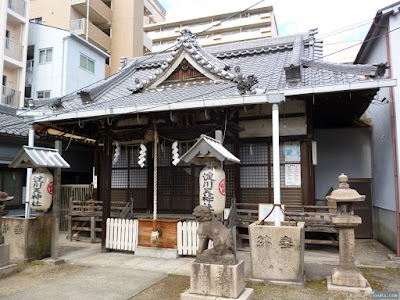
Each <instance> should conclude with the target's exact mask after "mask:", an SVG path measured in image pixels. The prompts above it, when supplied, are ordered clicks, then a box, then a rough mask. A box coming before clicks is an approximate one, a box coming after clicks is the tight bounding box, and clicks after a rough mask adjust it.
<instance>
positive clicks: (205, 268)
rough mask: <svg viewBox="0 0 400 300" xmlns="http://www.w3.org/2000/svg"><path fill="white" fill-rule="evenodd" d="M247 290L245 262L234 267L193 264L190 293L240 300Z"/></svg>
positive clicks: (240, 262) (241, 261)
mask: <svg viewBox="0 0 400 300" xmlns="http://www.w3.org/2000/svg"><path fill="white" fill-rule="evenodd" d="M244 289H245V278H244V261H243V260H240V261H238V262H237V263H236V264H234V265H222V264H212V263H200V262H193V264H192V274H191V276H190V293H191V294H200V295H206V296H217V297H225V298H234V299H236V298H238V297H239V295H240V294H241V293H242V292H243V291H244Z"/></svg>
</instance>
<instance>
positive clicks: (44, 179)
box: [29, 168, 53, 212]
mask: <svg viewBox="0 0 400 300" xmlns="http://www.w3.org/2000/svg"><path fill="white" fill-rule="evenodd" d="M52 200H53V175H52V174H51V173H50V172H49V171H48V170H47V169H46V168H38V169H37V170H36V171H35V172H34V173H33V174H32V177H31V183H30V200H29V201H30V202H31V208H32V210H34V211H42V212H45V211H47V210H48V209H49V208H50V206H51V202H52Z"/></svg>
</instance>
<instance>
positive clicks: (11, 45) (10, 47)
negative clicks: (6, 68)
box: [4, 37, 24, 61]
mask: <svg viewBox="0 0 400 300" xmlns="http://www.w3.org/2000/svg"><path fill="white" fill-rule="evenodd" d="M23 49H24V46H22V45H21V44H18V43H17V42H15V41H13V40H12V39H10V38H7V37H6V43H5V45H4V54H5V55H7V56H8V57H11V58H13V59H16V60H19V61H22V53H23Z"/></svg>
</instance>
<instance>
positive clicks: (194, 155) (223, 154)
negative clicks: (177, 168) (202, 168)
mask: <svg viewBox="0 0 400 300" xmlns="http://www.w3.org/2000/svg"><path fill="white" fill-rule="evenodd" d="M210 157H215V158H217V159H218V160H219V161H225V160H229V161H232V162H234V163H240V159H239V158H237V157H236V156H234V155H233V154H232V153H230V152H229V151H228V149H226V148H225V147H224V146H223V145H222V144H221V142H220V141H218V140H216V139H213V138H211V137H209V136H207V135H205V134H202V135H201V136H200V138H199V139H198V140H197V142H196V143H195V144H194V145H193V146H192V147H191V148H190V149H189V150H188V151H187V152H186V153H185V154H184V155H182V157H181V160H183V161H184V162H185V163H188V162H195V163H200V164H202V163H204V160H207V159H209V158H210Z"/></svg>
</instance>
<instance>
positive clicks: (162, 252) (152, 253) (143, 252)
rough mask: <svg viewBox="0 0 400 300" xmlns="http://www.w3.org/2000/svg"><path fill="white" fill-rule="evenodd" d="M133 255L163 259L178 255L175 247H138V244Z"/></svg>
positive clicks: (175, 257)
mask: <svg viewBox="0 0 400 300" xmlns="http://www.w3.org/2000/svg"><path fill="white" fill-rule="evenodd" d="M135 255H137V256H146V257H155V258H165V259H177V258H178V257H179V254H178V250H177V249H168V248H153V247H140V246H139V247H137V248H136V250H135Z"/></svg>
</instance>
